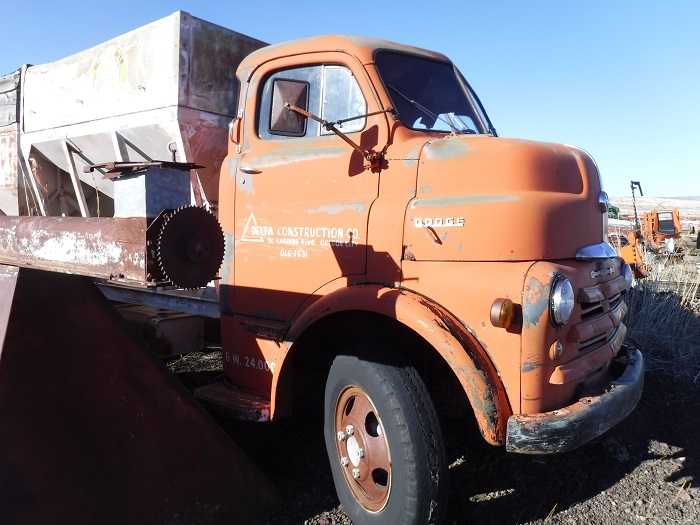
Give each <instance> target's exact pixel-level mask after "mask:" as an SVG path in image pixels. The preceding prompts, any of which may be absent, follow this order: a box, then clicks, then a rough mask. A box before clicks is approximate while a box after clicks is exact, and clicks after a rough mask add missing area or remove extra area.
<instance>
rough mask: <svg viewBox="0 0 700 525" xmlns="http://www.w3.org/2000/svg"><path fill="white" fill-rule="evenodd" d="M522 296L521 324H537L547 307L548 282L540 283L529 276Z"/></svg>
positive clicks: (527, 325) (525, 325)
mask: <svg viewBox="0 0 700 525" xmlns="http://www.w3.org/2000/svg"><path fill="white" fill-rule="evenodd" d="M525 292H526V293H525V297H524V298H523V299H524V300H523V325H524V327H525V328H529V327H530V326H532V325H537V323H539V322H540V321H541V320H542V318H543V315H544V314H545V313H546V312H547V309H548V308H549V283H542V282H540V281H539V280H538V279H537V278H536V277H531V278H530V281H529V282H528V284H527V286H526V288H525Z"/></svg>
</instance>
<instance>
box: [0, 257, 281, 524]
mask: <svg viewBox="0 0 700 525" xmlns="http://www.w3.org/2000/svg"><path fill="white" fill-rule="evenodd" d="M0 344H1V345H2V346H1V347H0V523H7V524H12V523H18V524H19V523H71V524H83V523H84V524H94V523H104V524H112V523H114V524H117V523H118V524H136V523H138V524H142V523H154V524H170V523H172V524H180V523H182V524H191V523H201V524H210V523H212V524H213V523H227V524H234V523H255V522H256V521H257V520H261V519H262V518H264V517H265V516H268V515H270V513H272V512H274V511H275V510H276V509H277V507H278V504H279V499H278V495H277V492H276V490H275V489H274V488H273V487H272V485H271V484H270V482H269V481H268V480H267V478H265V477H264V476H263V475H262V474H261V473H260V472H259V471H258V469H257V468H256V467H255V466H254V465H252V464H251V462H250V460H249V459H248V458H247V457H246V456H245V455H244V454H243V453H242V452H241V451H240V449H238V447H237V446H236V445H235V444H234V443H233V442H232V441H231V440H230V439H229V437H228V436H227V435H226V434H224V433H223V431H222V430H221V429H220V428H219V427H218V426H217V425H216V423H215V422H214V421H213V420H212V419H211V418H210V417H209V415H208V414H207V413H206V412H205V411H204V410H203V409H202V408H201V407H200V406H199V405H198V404H197V402H196V401H195V400H194V398H192V397H191V396H190V394H189V393H188V392H187V391H186V390H185V389H184V387H183V386H182V385H181V384H180V383H179V382H178V381H177V379H176V378H174V377H172V375H171V374H170V373H169V371H168V370H167V369H166V368H165V366H164V365H163V364H162V363H161V362H160V361H159V360H158V359H157V358H156V357H155V356H154V355H153V354H152V353H151V352H150V351H149V350H148V349H146V348H143V347H142V346H141V344H140V343H139V342H138V341H137V339H135V336H133V335H132V334H131V333H130V332H129V328H128V327H127V326H126V324H125V322H124V321H123V320H122V318H121V317H120V316H119V314H118V313H117V312H116V311H115V309H114V308H112V306H111V305H110V304H109V302H108V301H107V300H106V299H105V298H104V296H103V295H102V294H101V293H100V292H99V290H98V289H97V287H96V286H95V285H94V284H93V283H92V282H91V280H90V279H89V278H87V277H78V276H73V275H66V274H59V273H51V272H44V271H38V270H30V269H26V268H16V267H12V266H5V265H0Z"/></svg>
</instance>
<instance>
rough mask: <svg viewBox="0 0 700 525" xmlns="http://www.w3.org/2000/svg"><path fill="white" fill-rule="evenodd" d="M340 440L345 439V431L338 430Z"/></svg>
mask: <svg viewBox="0 0 700 525" xmlns="http://www.w3.org/2000/svg"><path fill="white" fill-rule="evenodd" d="M338 441H345V432H343V431H342V430H339V431H338Z"/></svg>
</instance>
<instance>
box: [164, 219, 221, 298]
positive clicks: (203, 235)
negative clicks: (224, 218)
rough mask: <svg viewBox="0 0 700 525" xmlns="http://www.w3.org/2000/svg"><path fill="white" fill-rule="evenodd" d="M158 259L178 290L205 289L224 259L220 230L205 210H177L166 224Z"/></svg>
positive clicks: (167, 277) (166, 276)
mask: <svg viewBox="0 0 700 525" xmlns="http://www.w3.org/2000/svg"><path fill="white" fill-rule="evenodd" d="M156 255H157V260H158V264H159V266H160V270H161V272H162V273H163V275H164V276H165V278H166V279H167V280H169V281H170V282H171V283H173V284H174V285H175V286H177V287H179V288H185V289H192V288H201V287H203V286H206V285H207V283H208V282H209V281H211V280H212V279H213V278H214V277H215V276H216V273H217V272H218V270H219V267H220V266H221V263H222V261H223V259H224V234H223V232H222V231H221V226H219V223H218V222H217V220H216V218H215V217H214V216H213V215H212V214H211V213H209V212H208V211H207V210H205V209H204V208H200V207H197V206H185V207H182V208H178V209H176V210H174V211H173V212H171V213H169V214H167V216H166V217H165V218H164V220H163V224H162V226H161V227H160V231H159V233H158V242H157V252H156Z"/></svg>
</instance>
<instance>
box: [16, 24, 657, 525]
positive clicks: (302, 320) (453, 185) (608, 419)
mask: <svg viewBox="0 0 700 525" xmlns="http://www.w3.org/2000/svg"><path fill="white" fill-rule="evenodd" d="M236 79H237V87H236V90H237V92H238V93H239V95H238V100H237V108H236V110H235V113H234V116H235V118H233V120H232V122H231V123H230V126H229V130H228V137H227V143H228V154H227V156H226V158H225V159H224V160H223V162H222V163H221V169H220V176H219V188H218V208H217V209H216V211H217V214H218V221H219V224H220V225H221V229H222V230H223V237H224V240H225V254H224V256H223V263H222V264H221V267H220V271H219V276H220V280H219V281H218V297H219V305H220V330H221V345H222V359H223V369H224V375H225V379H224V380H223V381H221V382H220V383H214V384H211V385H207V386H205V387H202V388H200V389H199V390H198V391H197V395H198V396H199V397H200V398H202V399H204V400H206V401H209V402H215V403H218V404H220V405H224V406H226V407H228V408H229V409H230V410H231V411H233V412H235V413H237V414H239V415H241V416H242V417H246V418H248V419H256V420H259V421H268V420H276V419H278V418H282V417H286V416H290V415H293V414H294V413H295V410H296V409H299V408H300V406H303V405H306V406H308V407H317V408H319V409H322V410H323V420H324V433H325V443H326V447H327V452H328V457H329V459H330V466H331V470H332V474H333V479H334V482H335V486H336V489H337V493H338V496H339V499H340V501H341V503H342V505H343V508H344V509H345V511H346V512H347V513H348V515H349V516H350V517H351V518H352V520H353V522H354V523H357V524H363V523H414V524H425V523H438V522H439V521H440V519H441V517H442V515H443V514H444V510H445V508H446V503H445V498H446V494H447V478H448V473H447V463H446V458H445V447H444V442H443V437H442V434H441V430H440V429H441V423H440V421H441V418H442V417H443V408H444V407H446V406H448V405H450V404H451V405H453V406H454V405H456V406H458V407H461V408H465V407H466V408H467V409H468V410H471V411H472V412H473V415H474V418H475V420H476V423H477V425H478V428H479V430H480V431H481V434H482V436H483V438H484V439H485V440H486V441H487V442H488V443H490V444H492V445H497V446H503V447H505V448H506V450H508V451H510V452H513V453H524V454H550V453H556V452H563V451H567V450H571V449H573V448H576V447H578V446H580V445H583V444H584V443H586V442H588V441H590V440H592V439H594V438H596V437H598V436H600V435H601V434H602V433H604V432H605V431H607V430H608V429H610V428H611V427H612V426H614V425H615V424H617V423H618V422H620V421H621V420H623V419H624V418H625V417H626V416H627V415H628V414H629V413H630V412H631V411H632V410H633V409H634V407H635V406H636V404H637V402H638V400H639V398H640V395H641V392H642V386H643V359H642V356H641V353H640V351H639V350H638V349H636V348H634V347H633V346H632V345H630V344H627V342H626V332H627V329H626V327H625V325H624V318H625V315H626V314H627V305H626V303H625V297H626V293H627V292H628V290H629V289H630V286H631V283H632V273H631V270H630V267H629V266H628V265H627V264H625V263H624V261H623V260H622V259H621V258H620V257H618V256H616V254H615V252H614V250H613V249H612V248H611V246H610V245H609V244H608V242H607V238H606V232H607V224H606V219H607V214H606V212H607V195H606V194H605V192H604V191H603V187H602V183H601V179H600V175H599V172H598V169H597V167H596V164H595V162H594V161H593V159H592V158H591V157H590V156H589V155H588V154H587V153H586V152H585V151H583V150H581V149H578V148H575V147H571V146H564V145H559V144H551V143H540V142H533V141H528V140H516V139H508V138H500V137H498V135H497V133H496V130H495V128H494V126H493V125H492V123H491V121H490V120H489V118H488V116H487V113H486V111H485V109H484V107H483V106H482V104H481V102H480V101H479V98H478V97H477V95H476V94H475V92H474V91H473V89H472V88H471V87H470V85H469V84H468V82H467V81H466V80H465V78H464V77H463V76H462V74H461V73H460V72H459V70H458V69H457V68H456V67H455V65H454V64H453V63H452V62H451V61H450V60H449V59H448V58H447V57H446V56H444V55H442V54H439V53H435V52H432V51H426V50H423V49H417V48H414V47H410V46H407V45H401V44H396V43H391V42H386V41H381V40H375V39H371V38H360V37H350V36H326V37H317V38H308V39H304V40H298V41H294V42H288V43H282V44H276V45H272V46H267V47H263V48H261V49H259V50H257V51H254V52H252V53H251V54H249V55H248V56H247V57H246V58H245V59H243V61H242V62H241V63H240V65H239V66H238V69H237V73H236ZM134 149H136V148H134ZM184 218H185V216H183V219H184ZM56 219H57V220H58V218H56ZM85 220H93V221H100V220H104V219H85ZM181 222H183V223H184V222H188V221H185V220H183V221H181ZM194 223H196V221H194ZM191 238H194V240H195V241H197V242H194V244H196V245H197V246H199V245H200V244H201V242H199V241H200V239H198V238H196V235H195V234H192V235H191ZM198 242H199V244H197V243H198ZM183 244H186V245H187V246H190V245H191V244H193V243H191V242H190V241H189V240H186V241H183ZM188 249H189V248H188ZM198 253H199V252H198ZM149 254H150V252H149ZM198 256H199V255H198ZM149 257H150V255H149ZM18 260H19V259H17V258H15V259H13V260H11V261H10V262H9V263H7V264H20V265H21V264H22V263H21V261H20V262H19V263H18V262H17V261H18ZM61 264H62V266H61V269H60V271H66V264H67V263H65V262H62V263H61ZM86 273H87V274H89V272H86ZM89 275H93V276H94V274H89ZM119 276H120V274H119V272H114V271H110V272H109V274H108V276H107V277H106V278H107V279H111V278H112V277H113V278H114V280H115V281H119ZM121 277H123V274H121ZM166 277H167V276H166ZM174 281H175V280H173V282H174ZM144 284H145V285H146V286H148V285H149V284H153V283H148V282H145V283H144ZM160 284H161V285H162V283H160ZM175 284H177V283H175ZM444 412H447V411H446V410H445V411H444Z"/></svg>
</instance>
